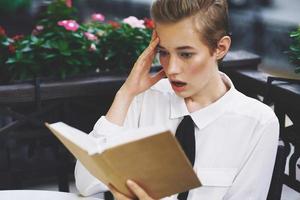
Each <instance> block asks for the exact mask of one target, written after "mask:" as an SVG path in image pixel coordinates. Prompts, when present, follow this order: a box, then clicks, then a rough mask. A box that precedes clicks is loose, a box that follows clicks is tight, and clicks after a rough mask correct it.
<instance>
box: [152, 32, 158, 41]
mask: <svg viewBox="0 0 300 200" xmlns="http://www.w3.org/2000/svg"><path fill="white" fill-rule="evenodd" d="M156 37H157V33H156V31H155V30H153V32H152V36H151V41H152V40H154V39H155V38H156Z"/></svg>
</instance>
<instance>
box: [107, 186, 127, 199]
mask: <svg viewBox="0 0 300 200" xmlns="http://www.w3.org/2000/svg"><path fill="white" fill-rule="evenodd" d="M108 188H109V190H110V191H111V193H112V194H113V195H114V198H115V199H116V200H131V199H129V198H128V197H127V196H125V195H124V194H122V193H120V192H119V191H118V190H117V189H116V188H115V187H114V186H113V185H111V184H109V185H108Z"/></svg>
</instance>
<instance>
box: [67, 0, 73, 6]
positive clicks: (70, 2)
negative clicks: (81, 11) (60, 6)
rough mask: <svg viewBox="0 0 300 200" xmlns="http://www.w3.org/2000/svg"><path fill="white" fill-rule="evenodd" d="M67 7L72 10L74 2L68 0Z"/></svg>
mask: <svg viewBox="0 0 300 200" xmlns="http://www.w3.org/2000/svg"><path fill="white" fill-rule="evenodd" d="M66 6H67V7H69V8H71V7H72V0H66Z"/></svg>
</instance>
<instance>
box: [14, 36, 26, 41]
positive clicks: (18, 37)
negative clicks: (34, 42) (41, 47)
mask: <svg viewBox="0 0 300 200" xmlns="http://www.w3.org/2000/svg"><path fill="white" fill-rule="evenodd" d="M23 37H24V35H15V36H13V37H12V39H13V40H14V41H18V40H20V39H22V38H23Z"/></svg>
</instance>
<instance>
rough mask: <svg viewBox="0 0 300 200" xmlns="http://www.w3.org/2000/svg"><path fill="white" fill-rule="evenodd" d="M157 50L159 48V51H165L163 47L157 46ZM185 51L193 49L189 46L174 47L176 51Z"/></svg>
mask: <svg viewBox="0 0 300 200" xmlns="http://www.w3.org/2000/svg"><path fill="white" fill-rule="evenodd" d="M157 48H159V49H166V48H165V47H163V46H161V45H157ZM186 49H194V47H191V46H180V47H176V50H186Z"/></svg>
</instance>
